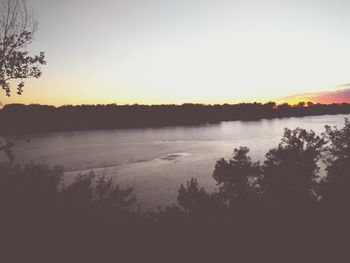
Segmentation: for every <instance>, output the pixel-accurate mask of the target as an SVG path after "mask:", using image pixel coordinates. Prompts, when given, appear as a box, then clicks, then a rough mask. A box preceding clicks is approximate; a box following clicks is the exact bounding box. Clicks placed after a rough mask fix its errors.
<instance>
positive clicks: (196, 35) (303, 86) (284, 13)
mask: <svg viewBox="0 0 350 263" xmlns="http://www.w3.org/2000/svg"><path fill="white" fill-rule="evenodd" d="M28 4H29V5H31V6H32V7H33V9H34V11H35V13H36V15H37V17H38V19H39V22H40V24H39V30H38V32H37V33H36V36H35V41H34V43H33V44H32V46H31V47H30V50H31V51H33V52H39V51H45V53H46V58H47V61H48V64H47V66H45V67H44V68H43V77H42V78H40V79H38V80H30V81H27V84H26V86H25V89H24V93H23V95H21V96H18V95H16V94H15V92H14V93H13V94H12V96H11V97H10V98H5V94H4V93H1V95H0V101H1V102H2V103H3V104H6V103H15V102H21V103H41V104H54V105H62V104H97V103H120V104H124V103H145V104H159V103H184V102H194V103H237V102H243V101H244V102H252V101H261V102H264V101H269V100H275V99H277V98H285V97H288V96H291V95H294V94H305V93H315V92H324V91H328V90H336V89H337V88H339V86H337V85H342V84H346V83H349V82H350V16H349V12H350V1H346V0H327V1H324V0H313V1H311V0H285V1H283V0H278V1H277V0H276V1H271V0H265V1H264V0H231V1H229V0H211V1H209V0H176V1H175V0H100V1H97V0H60V1H55V0H31V1H30V0H28Z"/></svg>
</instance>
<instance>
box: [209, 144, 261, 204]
mask: <svg viewBox="0 0 350 263" xmlns="http://www.w3.org/2000/svg"><path fill="white" fill-rule="evenodd" d="M248 152H249V149H248V148H247V147H240V148H238V149H235V150H234V154H233V157H232V158H231V159H230V160H228V161H227V160H225V159H224V158H222V159H220V160H218V161H217V163H216V165H215V169H214V172H213V177H214V179H215V180H216V182H217V184H218V186H219V193H220V195H221V197H222V198H223V200H224V202H226V203H227V204H228V205H229V206H232V205H234V204H237V203H240V202H248V200H252V199H254V198H255V197H256V196H257V194H258V192H259V188H260V185H259V181H260V179H261V175H262V174H261V167H260V163H259V162H253V161H252V160H251V158H250V157H249V156H248Z"/></svg>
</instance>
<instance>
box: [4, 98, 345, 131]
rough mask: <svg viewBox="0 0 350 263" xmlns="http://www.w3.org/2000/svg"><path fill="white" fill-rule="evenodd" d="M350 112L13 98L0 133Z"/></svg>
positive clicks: (330, 107) (331, 107)
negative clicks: (29, 102) (70, 102)
mask: <svg viewBox="0 0 350 263" xmlns="http://www.w3.org/2000/svg"><path fill="white" fill-rule="evenodd" d="M337 114H350V104H348V103H343V104H312V103H308V104H304V103H300V104H298V105H295V106H291V105H288V104H282V105H277V104H276V103H274V102H270V103H266V104H261V103H241V104H232V105H229V104H223V105H202V104H183V105H153V106H148V105H116V104H109V105H80V106H61V107H54V106H47V105H23V104H10V105H6V106H5V107H4V108H3V109H1V110H0V123H1V125H0V135H3V136H9V135H11V136H14V135H26V134H36V133H46V132H61V131H84V130H111V129H132V128H157V127H171V126H190V125H205V124H209V123H219V122H222V121H256V120H261V119H274V118H289V117H306V116H320V115H337Z"/></svg>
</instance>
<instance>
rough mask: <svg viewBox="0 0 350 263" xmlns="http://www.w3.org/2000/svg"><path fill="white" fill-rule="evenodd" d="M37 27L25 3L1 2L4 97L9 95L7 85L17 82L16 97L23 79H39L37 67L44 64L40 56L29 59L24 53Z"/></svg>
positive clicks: (0, 70) (0, 55)
mask: <svg viewBox="0 0 350 263" xmlns="http://www.w3.org/2000/svg"><path fill="white" fill-rule="evenodd" d="M37 24H38V23H37V21H36V20H35V18H34V16H33V14H32V13H31V12H29V10H28V7H27V5H26V2H25V0H1V2H0V86H1V87H2V89H3V90H4V91H5V93H6V95H7V96H10V94H11V84H10V83H11V81H15V80H20V83H19V84H18V85H17V93H18V94H22V92H23V87H24V81H23V80H24V79H27V78H39V77H40V76H41V69H40V65H45V64H46V61H45V56H44V53H43V52H41V53H40V54H39V55H35V56H30V55H29V54H28V51H27V50H26V48H27V46H28V45H29V44H30V43H31V42H32V41H33V35H34V33H35V30H36V28H37Z"/></svg>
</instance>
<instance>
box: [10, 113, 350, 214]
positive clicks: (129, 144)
mask: <svg viewBox="0 0 350 263" xmlns="http://www.w3.org/2000/svg"><path fill="white" fill-rule="evenodd" d="M349 116H350V115H325V116H313V117H302V118H283V119H272V120H259V121H230V122H221V123H218V124H207V125H199V126H186V127H163V128H144V129H123V130H97V131H76V132H57V133H46V134H35V135H29V136H26V137H25V138H14V139H12V141H14V142H15V144H16V146H15V150H14V153H15V156H16V162H17V163H20V164H24V163H27V162H29V161H34V162H47V163H49V164H50V165H56V164H60V165H63V166H64V169H65V176H66V180H67V181H68V182H69V181H71V180H72V178H74V176H75V175H77V174H79V173H84V172H88V171H90V170H94V171H95V172H96V173H98V174H103V173H104V174H108V175H111V176H113V179H114V181H115V182H117V183H120V184H122V185H129V186H133V187H134V195H135V197H136V198H137V199H138V202H139V204H140V205H141V206H142V208H143V209H146V210H148V209H155V208H157V207H158V206H163V205H167V204H172V203H174V202H175V201H176V196H177V189H178V188H179V186H180V184H181V183H184V182H186V180H189V179H190V178H191V177H196V178H197V179H198V181H199V183H200V184H201V185H203V186H205V187H206V188H208V189H209V190H213V189H214V188H215V181H214V180H213V179H212V177H211V175H212V172H213V169H214V166H215V163H216V160H218V159H219V158H221V157H225V158H228V157H230V156H231V155H232V152H233V149H234V148H237V147H239V146H248V147H249V148H250V149H251V156H252V158H253V159H255V160H263V159H264V155H265V153H266V152H267V151H268V150H269V149H270V148H272V147H274V146H276V145H277V144H278V142H279V141H280V139H281V137H282V135H283V129H284V128H285V127H288V128H296V127H302V128H305V129H312V130H314V131H315V132H318V133H321V132H323V131H324V125H326V124H328V125H331V126H334V125H337V126H338V127H342V126H343V123H344V118H345V117H349Z"/></svg>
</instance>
